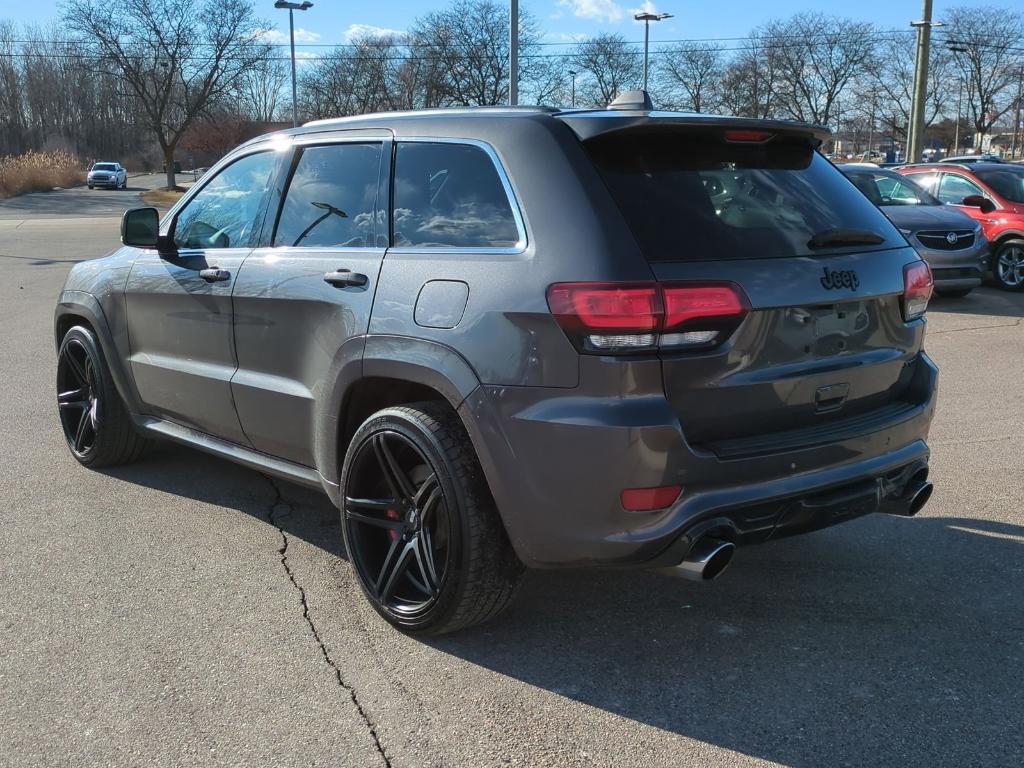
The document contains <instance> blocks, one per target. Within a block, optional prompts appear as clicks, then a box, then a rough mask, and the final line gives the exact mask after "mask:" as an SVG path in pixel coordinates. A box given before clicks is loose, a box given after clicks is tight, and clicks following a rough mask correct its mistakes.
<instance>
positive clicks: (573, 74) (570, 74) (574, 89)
mask: <svg viewBox="0 0 1024 768" xmlns="http://www.w3.org/2000/svg"><path fill="white" fill-rule="evenodd" d="M578 74H579V73H578V72H577V71H576V70H575V69H570V70H569V77H571V78H572V105H573V107H575V106H576V75H578Z"/></svg>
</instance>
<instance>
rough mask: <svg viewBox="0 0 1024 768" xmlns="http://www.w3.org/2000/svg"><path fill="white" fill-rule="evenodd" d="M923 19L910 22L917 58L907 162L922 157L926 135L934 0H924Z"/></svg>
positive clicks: (913, 161) (915, 160)
mask: <svg viewBox="0 0 1024 768" xmlns="http://www.w3.org/2000/svg"><path fill="white" fill-rule="evenodd" d="M921 17H922V18H921V20H920V21H912V22H910V26H912V27H916V28H917V60H916V63H915V66H914V100H913V102H912V103H911V107H910V130H909V136H908V137H907V162H908V163H916V162H918V161H919V160H920V159H921V149H922V147H921V144H922V142H923V139H924V136H923V135H922V134H923V133H924V101H925V94H926V93H927V91H928V47H929V44H930V41H931V36H932V26H934V25H933V24H932V0H924V6H923V8H922V11H921Z"/></svg>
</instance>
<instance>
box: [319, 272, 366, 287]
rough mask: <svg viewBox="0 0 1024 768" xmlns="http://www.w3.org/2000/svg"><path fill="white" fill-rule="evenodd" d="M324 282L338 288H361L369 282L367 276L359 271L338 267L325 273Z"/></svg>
mask: <svg viewBox="0 0 1024 768" xmlns="http://www.w3.org/2000/svg"><path fill="white" fill-rule="evenodd" d="M324 282H325V283H330V284H331V285H336V286H338V287H339V288H362V287H363V286H364V285H366V284H367V283H368V282H369V278H367V276H366V275H364V274H361V273H359V272H353V271H352V270H351V269H339V270H338V271H337V272H328V273H327V274H325V275H324Z"/></svg>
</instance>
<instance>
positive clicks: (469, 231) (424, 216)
mask: <svg viewBox="0 0 1024 768" xmlns="http://www.w3.org/2000/svg"><path fill="white" fill-rule="evenodd" d="M393 226H394V245H395V246H396V247H399V248H468V249H479V248H513V247H517V246H520V245H522V235H521V233H520V231H519V227H518V224H517V221H516V217H515V215H514V214H513V209H512V203H511V201H510V199H509V194H508V192H507V191H506V188H505V185H504V183H503V181H502V178H501V176H500V175H499V173H498V169H497V168H496V167H495V163H494V161H493V160H492V159H491V156H490V155H489V154H488V153H487V152H486V151H485V150H484V149H483V148H481V147H479V146H476V145H472V144H456V143H447V142H446V143H440V142H438V143H434V142H399V144H398V149H397V151H396V157H395V184H394V215H393Z"/></svg>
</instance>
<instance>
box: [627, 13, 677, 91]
mask: <svg viewBox="0 0 1024 768" xmlns="http://www.w3.org/2000/svg"><path fill="white" fill-rule="evenodd" d="M633 18H634V19H636V20H637V21H642V22H643V23H644V90H645V91H646V90H647V56H648V54H649V52H650V47H651V46H650V43H651V22H652V21H664V20H665V19H671V18H672V14H671V13H637V14H635V15H634V16H633Z"/></svg>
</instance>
